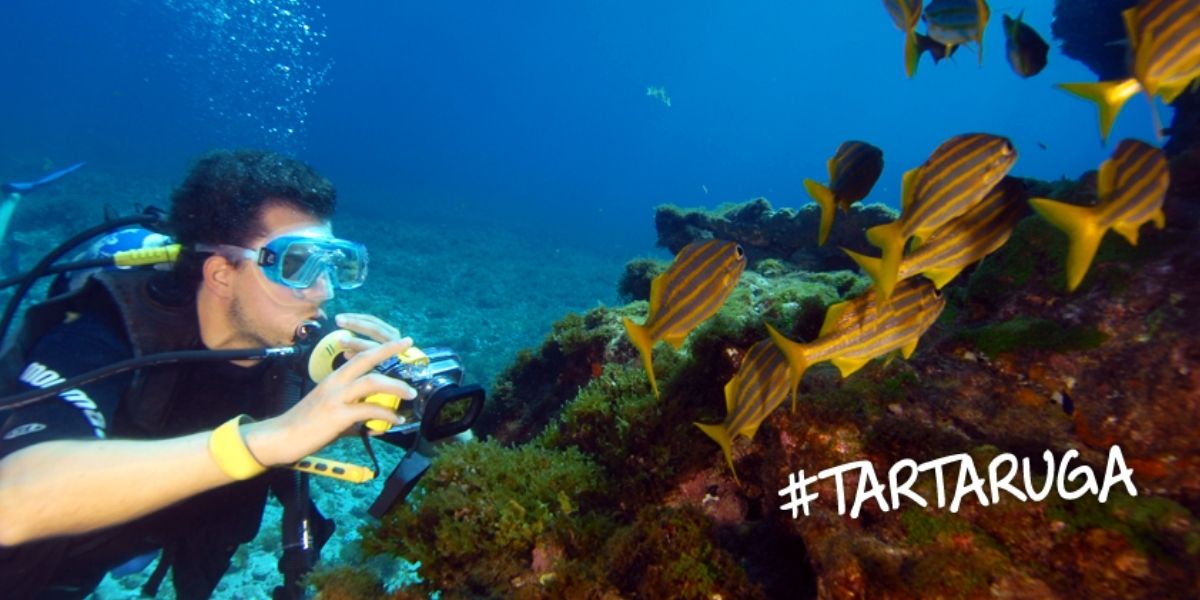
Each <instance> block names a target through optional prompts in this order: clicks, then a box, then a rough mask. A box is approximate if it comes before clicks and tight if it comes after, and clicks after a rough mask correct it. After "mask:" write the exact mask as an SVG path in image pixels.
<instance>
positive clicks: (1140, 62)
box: [1058, 0, 1200, 140]
mask: <svg viewBox="0 0 1200 600" xmlns="http://www.w3.org/2000/svg"><path fill="white" fill-rule="evenodd" d="M1121 16H1122V17H1123V18H1124V19H1125V34H1126V36H1127V38H1128V40H1129V55H1128V56H1129V59H1130V61H1129V77H1128V78H1126V79H1121V80H1116V81H1100V82H1097V83H1061V84H1059V85H1058V87H1059V88H1061V89H1063V90H1066V91H1067V92H1070V93H1072V94H1074V95H1076V96H1079V97H1081V98H1083V99H1085V100H1090V101H1092V102H1094V103H1096V105H1097V106H1098V107H1099V108H1100V139H1101V140H1107V139H1108V133H1109V131H1111V130H1112V125H1113V122H1114V121H1116V120H1117V114H1118V113H1120V112H1121V108H1122V107H1124V106H1125V102H1126V101H1128V100H1129V99H1130V98H1132V97H1133V96H1134V95H1135V94H1137V93H1138V92H1139V91H1143V90H1144V91H1145V92H1146V95H1147V96H1149V97H1151V98H1153V97H1154V96H1158V97H1160V98H1162V99H1163V101H1164V102H1166V103H1167V104H1170V103H1172V102H1174V101H1175V98H1177V97H1179V95H1180V94H1182V93H1183V91H1184V90H1186V89H1187V87H1188V86H1189V85H1191V83H1192V81H1193V80H1195V79H1196V78H1197V77H1200V0H1146V1H1145V2H1142V3H1140V4H1138V5H1137V6H1134V7H1133V8H1129V9H1126V10H1125V11H1123V12H1122V13H1121ZM1151 106H1153V104H1152V105H1151ZM1158 129H1159V127H1158V123H1157V115H1156V116H1155V130H1156V132H1157V130H1158Z"/></svg>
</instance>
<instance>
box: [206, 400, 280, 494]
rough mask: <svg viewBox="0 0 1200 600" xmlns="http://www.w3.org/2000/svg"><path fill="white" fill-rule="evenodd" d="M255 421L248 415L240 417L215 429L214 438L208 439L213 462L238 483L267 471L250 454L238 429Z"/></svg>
mask: <svg viewBox="0 0 1200 600" xmlns="http://www.w3.org/2000/svg"><path fill="white" fill-rule="evenodd" d="M253 421H254V419H251V418H250V417H248V416H246V415H238V416H236V417H234V418H232V419H230V420H228V421H226V422H225V423H224V424H222V425H221V426H220V427H218V428H216V429H214V430H213V432H212V436H211V437H209V438H208V452H209V454H212V457H213V460H215V461H217V466H218V467H221V470H222V471H224V472H225V474H226V475H228V476H230V477H232V478H234V479H236V480H238V481H242V480H243V479H250V478H251V477H254V476H255V475H258V474H260V473H262V472H264V471H266V470H267V468H266V467H264V466H263V465H262V463H260V462H258V460H257V459H255V458H254V455H253V454H251V453H250V449H249V448H247V447H246V440H243V439H242V432H241V430H240V429H238V426H239V425H241V424H242V423H244V422H253Z"/></svg>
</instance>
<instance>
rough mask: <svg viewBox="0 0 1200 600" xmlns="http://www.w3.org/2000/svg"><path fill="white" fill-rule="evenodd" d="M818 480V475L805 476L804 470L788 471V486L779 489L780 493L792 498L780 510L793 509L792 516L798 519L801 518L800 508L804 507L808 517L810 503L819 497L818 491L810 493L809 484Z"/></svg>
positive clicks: (805, 514)
mask: <svg viewBox="0 0 1200 600" xmlns="http://www.w3.org/2000/svg"><path fill="white" fill-rule="evenodd" d="M816 481H817V478H816V477H805V476H804V471H803V470H800V471H796V472H795V473H788V484H787V487H785V488H783V489H781V490H779V495H780V496H789V497H790V498H791V499H790V500H788V501H787V502H786V503H784V505H783V506H780V507H779V510H790V511H792V518H793V519H798V518H800V511H799V510H798V509H804V516H806V517H807V516H808V504H809V503H810V502H812V501H813V500H816V499H817V494H816V493H812V494H810V493H808V485H809V484H810V483H815V482H816Z"/></svg>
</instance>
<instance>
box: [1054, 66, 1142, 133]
mask: <svg viewBox="0 0 1200 600" xmlns="http://www.w3.org/2000/svg"><path fill="white" fill-rule="evenodd" d="M1057 85H1058V88H1059V89H1061V90H1064V91H1066V92H1068V93H1071V94H1074V95H1076V96H1079V97H1080V98H1083V99H1084V100H1088V101H1090V102H1094V103H1095V104H1096V106H1097V107H1099V108H1100V139H1101V141H1106V140H1108V134H1109V132H1110V131H1112V126H1113V122H1115V121H1116V120H1117V115H1118V114H1120V112H1121V109H1122V108H1123V107H1124V106H1125V102H1127V101H1128V100H1129V99H1130V98H1131V97H1133V95H1134V94H1136V93H1138V91H1139V90H1141V89H1142V86H1141V84H1139V83H1138V82H1137V80H1136V79H1132V78H1130V79H1124V80H1121V81H1098V82H1096V83H1060V84H1057Z"/></svg>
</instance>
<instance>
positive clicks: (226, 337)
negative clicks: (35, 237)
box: [0, 151, 415, 598]
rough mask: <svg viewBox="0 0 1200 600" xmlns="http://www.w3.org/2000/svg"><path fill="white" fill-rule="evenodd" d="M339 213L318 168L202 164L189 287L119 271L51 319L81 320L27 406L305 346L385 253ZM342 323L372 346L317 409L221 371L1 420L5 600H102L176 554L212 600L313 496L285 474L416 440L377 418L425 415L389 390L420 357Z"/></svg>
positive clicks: (362, 348) (185, 197)
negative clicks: (86, 378)
mask: <svg viewBox="0 0 1200 600" xmlns="http://www.w3.org/2000/svg"><path fill="white" fill-rule="evenodd" d="M335 197H336V194H335V192H334V188H333V186H332V185H331V184H330V182H329V181H328V180H327V179H325V178H324V177H322V176H320V175H318V174H317V173H316V172H315V171H314V170H313V169H312V168H311V167H309V166H307V165H305V164H303V163H301V162H298V161H296V160H292V159H289V158H285V157H282V156H279V155H276V154H273V153H270V152H262V151H237V152H228V151H218V152H214V153H212V154H209V155H207V156H205V157H203V158H201V159H200V160H199V161H197V162H196V164H195V165H194V166H193V168H192V169H191V171H190V173H189V174H188V176H187V177H186V179H185V181H184V182H183V184H182V185H181V186H180V187H179V188H178V189H177V190H176V191H175V192H174V194H173V195H172V198H171V210H170V218H169V226H170V229H171V233H172V235H173V236H174V238H175V241H176V242H178V243H179V244H181V245H182V248H183V250H182V253H181V255H180V258H179V261H178V263H177V265H176V268H175V269H174V270H173V271H170V272H160V271H158V272H156V271H103V272H100V273H97V274H95V275H93V276H92V278H91V280H89V282H88V283H87V285H85V286H83V287H82V289H79V290H76V291H74V292H71V293H70V294H65V295H64V296H61V297H56V298H53V299H51V300H49V301H47V302H46V303H44V304H43V305H41V306H39V307H34V308H33V309H31V310H30V313H31V314H32V313H33V312H34V311H35V310H39V309H41V308H42V307H45V306H49V307H51V308H53V309H54V310H57V311H58V312H57V313H54V315H55V316H56V317H61V318H58V319H57V320H52V322H53V323H54V325H53V326H51V327H49V328H48V329H47V330H46V331H44V332H41V335H40V336H36V337H35V338H34V339H36V342H34V343H32V344H31V345H30V347H29V348H28V349H27V351H25V352H24V356H23V359H24V360H23V364H24V368H19V367H18V369H17V371H18V372H20V373H21V375H20V377H19V379H20V381H19V382H17V383H15V384H14V385H12V386H10V387H11V388H12V389H15V390H18V391H23V390H27V389H34V388H39V387H48V386H49V385H53V384H54V383H56V382H60V381H63V380H64V379H69V378H71V377H73V376H76V375H79V374H81V373H85V372H87V371H90V370H92V369H96V368H99V367H103V366H105V365H109V364H112V363H115V362H118V361H121V360H125V359H128V358H131V357H134V356H142V355H146V354H151V353H156V352H162V351H173V350H197V349H211V350H227V349H246V348H261V347H268V346H287V345H290V344H291V343H293V339H294V334H295V332H296V330H297V327H298V326H300V325H301V324H302V323H305V322H307V321H310V320H314V319H322V318H324V317H325V315H324V313H323V312H322V310H321V306H322V305H323V304H324V303H325V302H327V301H328V300H329V299H330V298H332V297H333V294H334V291H335V290H336V289H351V288H354V287H358V286H359V285H361V284H362V282H363V279H364V278H365V276H366V249H365V248H363V247H362V246H361V245H359V244H357V243H354V242H351V241H348V240H343V239H339V238H336V237H334V235H333V232H332V228H331V224H330V218H331V216H332V214H333V210H334V204H335ZM31 320H32V319H30V318H27V319H26V323H27V324H26V326H27V327H28V326H29V325H28V323H29V322H30V321H31ZM336 321H337V325H338V326H340V327H342V328H345V329H349V330H351V331H354V332H356V333H358V334H360V335H362V336H364V337H363V338H361V339H355V340H351V341H349V342H347V344H348V345H349V346H350V350H351V352H352V353H353V357H352V358H351V359H350V360H349V361H348V362H346V364H344V365H343V366H342V367H341V368H339V369H338V370H337V371H335V372H334V374H332V375H330V376H329V377H326V378H325V379H324V380H323V381H322V382H321V383H320V384H319V385H317V386H316V387H315V388H313V389H312V390H311V391H309V392H308V393H307V394H303V395H302V397H301V393H300V391H301V389H302V388H301V385H300V383H299V375H297V374H296V373H295V371H294V370H293V369H291V368H290V367H288V366H286V365H285V363H284V361H253V360H251V361H234V362H229V361H207V362H193V363H186V364H180V365H177V366H170V367H162V368H153V369H142V370H138V371H135V372H133V373H125V374H122V375H119V376H115V377H111V378H108V379H104V380H101V381H98V382H94V383H90V384H85V385H81V386H80V387H78V388H73V389H70V390H66V391H63V392H61V393H60V394H59V395H58V396H57V397H54V398H51V399H49V400H47V401H43V402H38V403H36V404H33V405H29V406H26V407H22V408H19V409H16V410H12V411H6V412H9V413H11V414H5V413H4V412H0V596H4V597H5V598H21V597H39V598H43V597H45V598H82V597H84V596H86V595H87V594H89V593H90V592H91V591H92V590H93V589H94V588H95V587H96V585H97V584H98V583H99V582H100V580H101V579H102V578H103V577H104V575H105V574H106V573H107V572H109V571H110V570H113V569H114V568H118V567H120V566H122V565H124V564H126V563H128V562H129V561H130V560H131V559H136V558H138V557H152V556H154V555H155V554H156V553H158V552H159V551H161V559H160V569H159V570H158V572H156V576H157V578H159V579H161V577H162V576H163V575H164V574H165V567H170V568H171V569H172V575H173V581H174V585H175V589H176V593H177V596H178V597H180V598H203V597H208V596H209V595H211V593H212V592H213V590H214V589H215V587H216V584H217V582H218V581H219V579H220V578H221V576H222V575H223V574H224V572H225V570H226V569H227V568H228V566H229V564H230V558H231V557H232V555H233V553H234V551H235V550H236V549H237V547H238V546H239V545H240V544H242V543H245V542H247V541H249V540H251V539H253V537H254V536H255V534H256V533H257V531H258V527H259V522H260V521H261V518H262V511H263V506H264V503H265V500H266V496H267V492H268V489H273V490H275V491H276V494H277V495H279V492H278V488H277V485H279V483H280V481H281V480H283V481H286V480H287V478H288V477H293V479H294V475H295V474H294V473H292V472H289V471H287V470H284V469H272V467H284V466H287V465H290V464H292V463H294V462H295V461H297V460H299V459H301V458H303V457H304V456H306V455H309V454H311V453H313V452H315V451H317V450H319V449H320V448H322V447H323V446H325V445H326V444H328V443H330V442H331V441H333V440H334V439H335V438H337V437H338V436H339V435H340V434H342V433H343V432H346V431H348V430H350V429H351V428H353V427H355V426H356V425H357V424H358V423H361V422H363V421H366V420H369V419H383V420H385V421H388V422H391V423H395V422H396V421H397V418H396V416H395V414H394V413H393V412H391V411H389V410H387V409H385V408H383V407H380V406H376V405H373V404H369V403H363V402H361V401H360V400H361V399H362V398H364V397H366V396H368V395H370V394H373V393H386V394H393V395H396V396H400V397H402V398H412V397H413V396H414V395H415V393H414V391H413V390H412V389H411V388H410V387H409V386H407V385H406V384H404V383H403V382H400V381H398V380H395V379H392V378H388V377H385V376H382V375H379V374H375V373H374V372H373V371H372V367H374V366H375V365H376V364H377V363H379V362H381V361H382V360H384V359H385V358H387V357H388V356H391V355H395V354H397V353H400V352H403V351H404V350H405V349H407V347H408V346H410V345H411V343H412V341H411V340H410V339H408V338H404V339H401V338H400V334H399V332H398V331H397V330H396V329H395V328H394V327H392V326H390V325H388V324H386V323H384V322H383V321H382V320H380V319H378V318H375V317H373V316H369V315H361V314H341V315H337V319H336ZM29 337H30V336H28V335H25V336H23V338H29ZM289 473H291V475H289ZM142 562H143V564H144V562H145V561H142Z"/></svg>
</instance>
